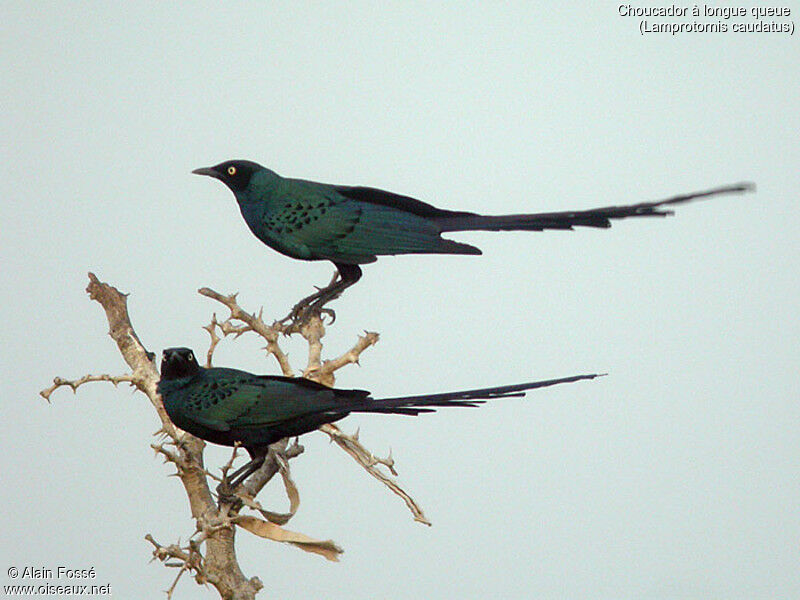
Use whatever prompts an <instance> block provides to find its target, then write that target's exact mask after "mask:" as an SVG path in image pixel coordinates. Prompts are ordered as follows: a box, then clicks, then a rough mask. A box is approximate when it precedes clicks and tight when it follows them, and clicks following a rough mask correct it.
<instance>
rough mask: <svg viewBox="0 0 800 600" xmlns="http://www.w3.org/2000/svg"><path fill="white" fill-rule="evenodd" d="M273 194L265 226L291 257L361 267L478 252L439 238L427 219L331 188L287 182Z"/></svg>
mask: <svg viewBox="0 0 800 600" xmlns="http://www.w3.org/2000/svg"><path fill="white" fill-rule="evenodd" d="M275 196H276V197H277V198H280V202H278V203H277V205H275V206H273V207H271V208H270V209H269V210H268V211H266V213H265V214H264V225H265V228H266V229H267V230H268V231H269V235H270V237H271V241H272V243H274V244H276V245H279V246H281V250H282V251H284V252H285V253H286V254H289V255H290V256H295V257H296V258H306V259H328V260H333V261H341V262H348V263H357V264H363V263H369V262H373V261H375V260H376V259H377V256H378V255H386V254H417V253H446V254H449V253H453V254H478V253H479V252H480V251H479V250H477V249H476V248H473V247H472V246H468V245H466V244H459V243H457V242H453V241H451V240H445V239H442V238H441V236H440V227H439V225H438V224H437V223H436V222H435V221H433V220H431V219H428V218H425V217H424V216H421V215H418V214H415V213H412V212H409V211H407V210H402V209H400V208H395V207H392V206H387V205H381V204H375V203H371V202H365V201H361V200H356V199H353V198H349V197H347V196H344V195H342V194H341V193H339V191H337V189H336V187H334V186H329V185H325V184H319V183H314V182H308V181H300V180H291V179H287V180H284V181H283V183H282V187H281V189H280V190H279V191H277V192H276V194H275Z"/></svg>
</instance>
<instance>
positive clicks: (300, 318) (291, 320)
mask: <svg viewBox="0 0 800 600" xmlns="http://www.w3.org/2000/svg"><path fill="white" fill-rule="evenodd" d="M307 300H308V298H305V299H303V300H301V301H300V302H298V303H297V304H295V305H294V307H293V308H292V310H291V312H290V313H289V314H288V315H286V316H285V317H284V318H283V319H281V320H280V321H278V323H280V324H281V325H283V334H284V335H291V334H293V333H299V332H300V329H301V328H302V327H303V325H305V324H306V323H308V322H309V321H310V320H311V319H312V318H313V317H315V316H316V317H320V318H322V317H323V316H324V315H327V316H328V317H330V324H331V325H332V324H333V323H334V322H335V321H336V311H334V310H333V309H332V308H324V305H325V302H327V301H329V300H330V299H328V298H324V297H323V298H318V299H317V300H315V301H313V302H307Z"/></svg>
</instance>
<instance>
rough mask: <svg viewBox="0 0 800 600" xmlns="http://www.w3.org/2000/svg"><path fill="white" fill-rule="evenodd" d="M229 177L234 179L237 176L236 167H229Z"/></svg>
mask: <svg viewBox="0 0 800 600" xmlns="http://www.w3.org/2000/svg"><path fill="white" fill-rule="evenodd" d="M228 175H230V176H231V177H233V176H234V175H236V167H234V166H233V165H231V166H230V167H228Z"/></svg>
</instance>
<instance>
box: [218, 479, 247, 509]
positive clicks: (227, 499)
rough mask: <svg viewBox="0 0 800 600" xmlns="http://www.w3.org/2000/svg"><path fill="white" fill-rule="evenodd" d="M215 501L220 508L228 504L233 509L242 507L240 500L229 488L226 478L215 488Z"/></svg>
mask: <svg viewBox="0 0 800 600" xmlns="http://www.w3.org/2000/svg"><path fill="white" fill-rule="evenodd" d="M237 487H238V486H237ZM217 501H218V503H219V505H220V506H222V505H223V504H228V505H230V506H231V507H233V508H234V509H238V508H241V506H242V499H241V498H240V497H239V496H238V495H237V494H236V492H235V491H234V488H232V487H231V485H230V482H229V481H228V479H227V477H226V478H224V479H223V480H222V483H220V484H219V485H218V486H217Z"/></svg>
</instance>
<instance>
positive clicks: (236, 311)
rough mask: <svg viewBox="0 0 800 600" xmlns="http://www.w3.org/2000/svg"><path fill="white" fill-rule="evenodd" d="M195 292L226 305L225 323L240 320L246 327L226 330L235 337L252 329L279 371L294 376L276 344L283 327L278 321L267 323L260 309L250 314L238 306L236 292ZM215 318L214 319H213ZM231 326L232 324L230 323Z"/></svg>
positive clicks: (204, 289)
mask: <svg viewBox="0 0 800 600" xmlns="http://www.w3.org/2000/svg"><path fill="white" fill-rule="evenodd" d="M197 292H198V293H199V294H201V295H203V296H206V297H207V298H211V299H212V300H216V301H217V302H220V303H222V304H224V305H225V306H227V307H228V309H229V310H230V311H231V315H230V317H228V319H227V320H226V321H225V323H228V322H230V321H231V320H236V321H241V322H242V323H244V324H245V325H246V327H238V328H233V329H230V330H228V331H229V332H230V333H234V334H235V335H236V337H239V336H240V335H242V334H243V333H245V332H247V331H253V332H255V333H257V334H258V335H260V336H261V337H262V338H264V340H266V342H267V346H266V348H265V349H266V351H267V352H268V353H269V354H271V355H272V356H274V357H275V360H276V361H278V365H279V366H280V368H281V372H282V373H283V374H284V375H286V376H287V377H294V372H293V371H292V366H291V365H290V364H289V357H288V356H287V355H286V353H285V352H284V351H283V350H282V349H281V347H280V345H279V344H278V337H279V336H280V335H281V333H283V332H284V328H283V326H282V325H280V324H279V323H274V324H273V325H267V324H266V323H265V322H264V319H263V318H262V313H263V310H262V311H259V313H258V314H257V315H256V314H250V313H248V312H247V311H246V310H244V309H242V307H241V306H239V304H238V302H237V301H236V297H237V296H238V293H237V294H230V295H229V296H225V295H224V294H220V293H219V292H215V291H214V290H212V289H210V288H207V287H204V288H200V289H199V290H197ZM215 320H216V319H215ZM231 326H232V324H231ZM222 332H223V334H225V335H228V333H227V332H226V330H225V328H224V327H223V328H222Z"/></svg>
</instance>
